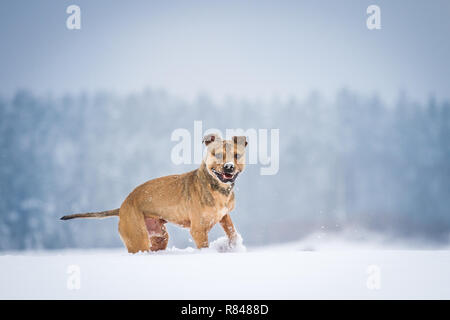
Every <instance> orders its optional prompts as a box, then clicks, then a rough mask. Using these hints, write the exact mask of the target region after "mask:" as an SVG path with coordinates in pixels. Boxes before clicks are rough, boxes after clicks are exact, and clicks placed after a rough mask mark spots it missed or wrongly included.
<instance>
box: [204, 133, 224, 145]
mask: <svg viewBox="0 0 450 320" xmlns="http://www.w3.org/2000/svg"><path fill="white" fill-rule="evenodd" d="M219 140H222V138H221V137H220V136H219V135H218V134H217V133H210V134H207V135H206V136H204V137H203V140H202V142H203V143H204V144H205V145H206V146H208V144H210V143H211V142H214V141H219Z"/></svg>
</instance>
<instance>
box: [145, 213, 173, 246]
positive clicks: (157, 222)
mask: <svg viewBox="0 0 450 320" xmlns="http://www.w3.org/2000/svg"><path fill="white" fill-rule="evenodd" d="M165 223H166V221H164V220H162V219H158V218H145V224H146V226H147V231H148V235H149V237H150V250H151V251H159V250H165V249H166V247H167V244H168V242H169V234H168V233H167V229H166V226H165V225H164V224H165Z"/></svg>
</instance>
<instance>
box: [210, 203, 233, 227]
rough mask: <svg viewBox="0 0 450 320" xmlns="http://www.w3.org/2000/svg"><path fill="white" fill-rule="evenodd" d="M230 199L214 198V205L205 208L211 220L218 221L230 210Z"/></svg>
mask: <svg viewBox="0 0 450 320" xmlns="http://www.w3.org/2000/svg"><path fill="white" fill-rule="evenodd" d="M231 201H232V199H230V197H220V198H219V199H216V202H215V205H214V206H213V207H212V208H211V209H210V210H207V211H208V212H207V214H208V215H209V216H210V218H211V220H213V221H214V222H215V223H217V222H219V221H220V220H221V219H222V218H223V217H224V216H225V215H226V214H227V213H229V212H230V211H231V208H232V206H231Z"/></svg>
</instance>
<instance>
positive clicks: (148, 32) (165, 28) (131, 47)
mask: <svg viewBox="0 0 450 320" xmlns="http://www.w3.org/2000/svg"><path fill="white" fill-rule="evenodd" d="M70 4H77V5H79V6H80V7H81V30H68V29H67V28H66V18H67V16H68V14H66V8H67V6H68V5H70ZM370 4H377V5H379V6H380V8H381V24H382V29H381V30H372V31H370V30H368V29H367V27H366V18H367V14H366V8H367V7H368V5H370ZM0 40H1V50H0V94H2V95H3V96H5V95H6V96H9V95H11V94H12V93H13V92H15V90H17V89H18V88H27V89H30V90H32V91H34V92H36V93H48V92H50V93H52V94H61V93H65V92H79V91H80V90H87V91H95V90H97V89H107V90H111V91H114V92H119V93H127V92H132V91H138V90H142V89H143V88H145V87H147V86H148V87H154V88H162V89H166V90H168V91H169V92H172V93H174V94H176V95H179V96H181V97H186V98H191V97H195V96H196V95H197V94H199V93H208V94H210V95H212V97H214V98H217V99H220V98H222V97H224V96H227V95H231V96H234V97H244V98H251V99H253V98H270V97H273V96H280V97H287V96H291V95H293V96H297V97H303V96H304V95H305V94H307V93H309V92H310V91H311V90H318V91H320V92H322V93H324V94H325V95H329V96H332V95H333V94H334V93H335V92H336V91H337V90H338V89H340V88H342V87H346V88H350V89H354V90H356V91H358V92H360V93H365V94H373V93H378V94H380V95H381V97H382V98H384V99H387V100H390V99H394V98H395V97H396V96H397V95H398V92H399V91H400V90H403V91H405V92H406V93H407V94H408V95H409V96H410V97H412V98H415V99H420V100H423V99H427V97H428V96H429V95H430V94H435V95H436V96H437V98H438V99H442V98H449V97H450V1H448V0H442V1H439V0H434V1H423V0H421V1H412V0H402V1H400V0H396V1H379V0H377V1H375V0H372V1H365V0H353V1H349V0H342V1H337V0H328V1H323V0H322V1H317V0H316V1H312V0H311V1H299V0H296V1H264V0H258V1H253V0H220V1H217V0H201V1H200V0H181V1H175V0H171V1H163V0H160V1H148V0H145V1H144V0H142V1H104V0H96V1H86V0H77V1H47V0H45V1H42V0H40V1H24V0H19V1H18V0H2V1H1V2H0Z"/></svg>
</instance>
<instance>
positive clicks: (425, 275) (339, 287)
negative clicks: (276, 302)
mask: <svg viewBox="0 0 450 320" xmlns="http://www.w3.org/2000/svg"><path fill="white" fill-rule="evenodd" d="M221 244H222V240H221V239H219V240H217V241H216V242H215V243H214V244H213V245H212V248H210V249H206V250H197V249H193V248H187V249H176V248H172V249H169V250H167V251H165V252H160V253H149V254H137V255H130V254H128V253H126V251H125V249H113V250H98V249H96V250H64V251H57V252H56V251H42V252H26V253H23V252H16V253H2V254H1V255H0V298H1V299H47V298H52V299H115V298H116V299H316V298H320V299H348V298H356V299H450V249H449V248H448V247H447V248H440V249H439V250H435V249H429V248H423V249H421V250H412V249H410V248H408V247H407V246H406V245H405V244H399V243H394V242H392V243H383V241H380V240H373V241H371V242H368V241H359V242H355V241H351V240H349V239H348V238H345V237H333V236H326V235H321V234H316V235H314V236H312V237H310V238H308V239H305V240H303V241H300V242H296V243H290V244H284V245H278V246H269V247H263V248H247V250H245V247H243V246H238V248H236V249H237V250H234V251H233V252H225V253H224V252H220V251H222V250H219V249H220V248H221Z"/></svg>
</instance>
